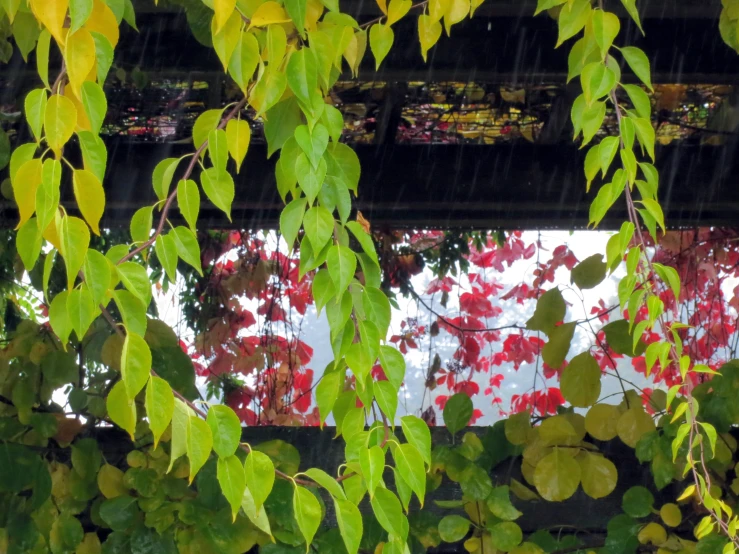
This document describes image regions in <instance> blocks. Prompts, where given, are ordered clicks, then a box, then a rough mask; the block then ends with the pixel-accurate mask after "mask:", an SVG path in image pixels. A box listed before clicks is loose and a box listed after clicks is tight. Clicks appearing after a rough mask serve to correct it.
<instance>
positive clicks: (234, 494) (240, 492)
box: [217, 455, 246, 521]
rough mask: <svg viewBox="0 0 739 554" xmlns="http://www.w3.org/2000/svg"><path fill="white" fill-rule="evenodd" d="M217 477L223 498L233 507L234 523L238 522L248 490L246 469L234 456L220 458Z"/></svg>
mask: <svg viewBox="0 0 739 554" xmlns="http://www.w3.org/2000/svg"><path fill="white" fill-rule="evenodd" d="M217 477H218V484H219V485H221V491H222V492H223V496H225V497H226V500H228V503H229V504H230V505H231V514H232V515H233V519H234V521H236V515H237V514H238V513H239V508H240V507H241V502H242V500H243V498H244V491H245V490H246V481H245V480H244V468H243V466H242V465H241V462H240V461H239V459H238V458H237V457H236V456H233V455H231V456H228V457H226V458H218V466H217Z"/></svg>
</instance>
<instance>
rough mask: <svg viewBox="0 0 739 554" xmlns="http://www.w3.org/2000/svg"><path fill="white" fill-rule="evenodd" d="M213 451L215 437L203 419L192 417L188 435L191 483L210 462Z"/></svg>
mask: <svg viewBox="0 0 739 554" xmlns="http://www.w3.org/2000/svg"><path fill="white" fill-rule="evenodd" d="M212 449H213V435H212V434H211V432H210V427H208V424H207V423H205V421H203V420H202V419H200V418H198V417H195V416H190V432H189V433H188V435H187V457H188V459H189V460H190V483H192V482H193V480H194V479H195V476H196V475H197V474H198V472H199V471H200V468H202V467H203V466H204V465H205V462H207V461H208V457H209V456H210V451H211V450H212Z"/></svg>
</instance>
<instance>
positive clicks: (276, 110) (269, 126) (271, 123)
mask: <svg viewBox="0 0 739 554" xmlns="http://www.w3.org/2000/svg"><path fill="white" fill-rule="evenodd" d="M293 55H294V54H293ZM302 122H303V114H302V112H301V110H300V107H299V106H298V101H297V99H296V98H295V97H290V98H288V99H286V100H283V101H282V102H278V103H277V104H275V106H274V107H272V108H271V109H270V110H269V111H268V112H267V120H266V121H265V122H264V138H266V139H267V157H272V154H274V153H275V152H277V151H278V150H279V149H281V148H283V146H284V147H285V148H284V149H283V150H282V152H280V161H281V163H285V165H287V166H289V171H290V172H291V173H290V176H291V178H292V179H293V182H294V179H296V178H297V176H296V175H295V162H296V159H297V156H298V153H299V152H300V148H298V146H297V144H296V143H295V142H294V140H293V141H290V139H292V138H293V135H294V133H295V129H296V128H297V127H298V125H300V124H301V123H302ZM290 143H292V145H293V146H294V147H295V148H294V149H293V150H292V151H291V150H290V149H289V148H287V146H288V145H289V144H290ZM314 198H315V197H314Z"/></svg>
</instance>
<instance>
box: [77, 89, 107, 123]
mask: <svg viewBox="0 0 739 554" xmlns="http://www.w3.org/2000/svg"><path fill="white" fill-rule="evenodd" d="M80 99H81V100H82V107H83V108H85V113H86V114H87V119H88V120H89V121H90V130H91V131H92V132H93V133H94V134H96V135H98V134H100V128H101V127H102V126H103V121H104V120H105V114H106V112H107V111H108V101H107V99H106V98H105V93H104V92H103V89H102V87H101V86H100V85H98V84H97V83H93V82H92V81H85V82H84V83H82V88H81V91H80Z"/></svg>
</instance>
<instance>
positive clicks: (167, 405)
mask: <svg viewBox="0 0 739 554" xmlns="http://www.w3.org/2000/svg"><path fill="white" fill-rule="evenodd" d="M145 406H146V415H147V417H148V419H149V429H150V430H151V433H152V435H154V448H156V446H157V444H158V443H159V439H160V438H161V437H162V435H163V434H164V432H165V431H166V430H167V427H169V423H170V422H171V421H172V415H173V414H174V393H173V392H172V387H170V386H169V383H167V382H166V381H165V380H164V379H162V378H161V377H156V376H154V375H152V376H151V377H149V384H148V385H147V387H146V399H145Z"/></svg>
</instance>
